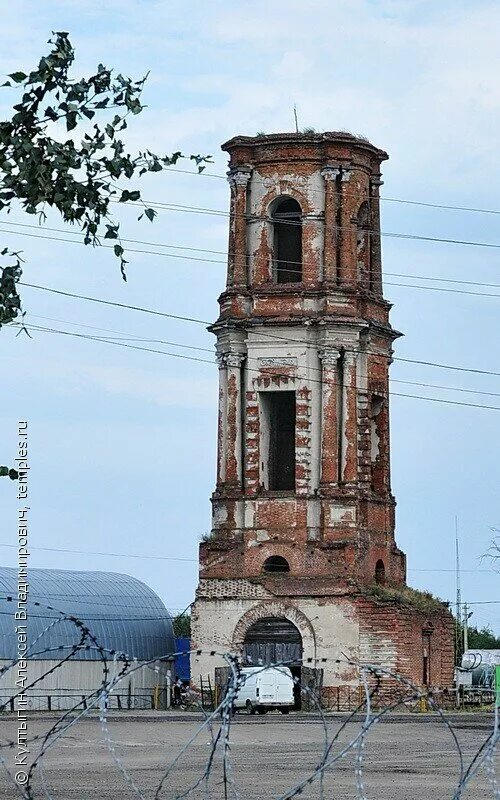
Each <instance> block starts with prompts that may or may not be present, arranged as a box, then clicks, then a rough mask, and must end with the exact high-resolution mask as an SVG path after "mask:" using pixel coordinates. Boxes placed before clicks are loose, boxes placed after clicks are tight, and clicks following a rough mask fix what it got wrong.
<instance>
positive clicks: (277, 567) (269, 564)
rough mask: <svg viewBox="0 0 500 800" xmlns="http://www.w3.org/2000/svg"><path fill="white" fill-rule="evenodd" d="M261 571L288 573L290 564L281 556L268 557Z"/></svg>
mask: <svg viewBox="0 0 500 800" xmlns="http://www.w3.org/2000/svg"><path fill="white" fill-rule="evenodd" d="M262 569H263V570H264V572H290V564H289V563H288V561H287V560H286V558H283V556H269V558H266V560H265V561H264V565H263V567H262Z"/></svg>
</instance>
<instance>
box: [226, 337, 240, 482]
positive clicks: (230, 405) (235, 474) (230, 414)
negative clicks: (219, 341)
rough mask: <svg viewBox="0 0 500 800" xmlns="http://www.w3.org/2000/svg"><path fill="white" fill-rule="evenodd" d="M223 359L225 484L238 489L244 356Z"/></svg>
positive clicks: (230, 354) (234, 355)
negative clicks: (224, 377) (224, 366)
mask: <svg viewBox="0 0 500 800" xmlns="http://www.w3.org/2000/svg"><path fill="white" fill-rule="evenodd" d="M224 358H225V362H226V370H227V394H226V398H227V399H226V442H225V444H226V464H225V484H226V486H227V487H234V488H235V489H240V488H241V486H242V474H243V464H242V430H241V428H242V410H241V402H242V396H241V395H242V393H241V383H242V382H241V365H242V364H243V361H244V360H245V356H244V355H243V354H242V353H235V352H230V353H225V356H224Z"/></svg>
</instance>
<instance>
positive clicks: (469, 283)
mask: <svg viewBox="0 0 500 800" xmlns="http://www.w3.org/2000/svg"><path fill="white" fill-rule="evenodd" d="M0 225H12V226H14V227H19V228H29V229H31V230H44V231H51V232H53V233H63V234H67V235H69V236H81V231H72V230H65V229H64V228H51V227H49V226H46V225H44V226H43V227H41V226H39V225H28V224H26V223H21V222H10V221H9V222H8V223H7V222H0ZM5 233H13V234H16V231H5ZM18 235H21V234H18ZM26 235H28V234H26ZM40 236H41V234H40ZM44 238H47V239H49V240H53V241H59V242H60V241H63V242H69V243H71V244H84V243H82V242H81V241H74V240H72V239H60V238H58V237H52V236H47V237H44ZM120 241H121V242H129V243H131V244H140V245H145V246H148V247H162V248H165V249H170V250H186V251H190V252H196V253H208V254H211V255H222V256H225V258H224V260H222V259H205V258H196V257H193V256H182V255H179V254H177V253H164V254H162V253H151V252H150V251H146V250H131V251H130V252H134V253H136V252H140V253H145V254H149V255H164V256H166V257H168V258H181V259H183V260H188V261H201V262H203V263H209V264H223V265H226V264H227V258H228V257H236V256H237V254H235V253H226V251H224V250H207V249H205V248H201V247H188V246H185V245H175V244H165V243H164V242H150V241H147V240H146V241H145V240H143V239H127V238H124V237H120ZM99 246H102V245H99ZM105 247H106V249H110V248H112V245H105ZM274 263H276V264H280V263H284V264H286V271H287V272H289V273H295V274H297V275H302V269H298V268H297V269H290V265H296V266H297V267H301V268H303V267H307V266H310V264H308V262H304V261H290V260H287V259H274ZM314 266H317V265H316V264H315V265H314ZM327 267H328V264H325V265H324V266H323V268H324V269H326V268H327ZM345 272H348V273H355V274H357V273H358V270H357V269H348V270H345ZM384 275H388V276H390V277H393V278H408V279H411V280H425V281H434V282H438V283H439V282H441V283H457V284H461V285H464V286H483V287H487V288H494V289H500V283H486V282H482V281H465V280H461V279H459V278H437V277H434V276H430V275H408V274H406V273H404V272H385V271H384ZM387 285H389V286H399V285H400V284H394V283H388V284H387ZM408 286H411V284H408ZM415 288H422V287H415ZM424 288H425V287H424ZM429 288H433V287H429ZM486 296H488V297H489V296H494V297H497V296H498V297H500V295H489V294H488V295H486Z"/></svg>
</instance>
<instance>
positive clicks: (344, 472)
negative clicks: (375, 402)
mask: <svg viewBox="0 0 500 800" xmlns="http://www.w3.org/2000/svg"><path fill="white" fill-rule="evenodd" d="M356 361H357V354H356V352H353V351H349V350H346V351H345V352H344V359H343V371H342V374H343V387H342V406H343V409H342V411H343V413H342V419H343V431H342V434H341V435H342V436H343V440H344V447H343V463H342V467H341V476H342V482H343V483H344V484H346V483H347V484H349V483H350V484H352V483H355V482H356V479H357V456H358V419H357V393H358V387H357V369H356Z"/></svg>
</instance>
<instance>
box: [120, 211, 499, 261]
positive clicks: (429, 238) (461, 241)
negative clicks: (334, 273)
mask: <svg viewBox="0 0 500 800" xmlns="http://www.w3.org/2000/svg"><path fill="white" fill-rule="evenodd" d="M115 202H117V203H118V202H119V201H118V200H117V201H115ZM144 204H145V205H146V206H149V207H150V208H157V209H161V210H162V211H179V212H184V213H189V214H208V215H212V216H222V217H230V216H232V218H234V219H240V218H241V219H245V220H253V221H262V222H270V221H271V219H270V218H269V217H262V216H259V215H257V214H255V215H253V214H233V215H231V212H229V211H222V210H220V209H218V208H205V207H203V206H190V205H183V204H181V203H161V202H158V201H154V202H153V201H149V200H144V201H143V202H142V203H134V202H131V203H127V205H129V206H139V207H140V208H144ZM280 224H281V225H292V226H299V227H302V222H301V221H299V222H295V221H294V220H285V219H280ZM324 230H325V231H334V230H335V231H342V230H347V231H352V230H353V228H352V227H349V228H342V227H341V226H339V225H332V226H330V227H327V226H325V228H324ZM364 232H365V233H366V234H368V235H369V236H372V237H376V238H378V237H380V236H382V237H388V238H393V239H411V240H416V241H424V242H440V243H443V244H457V245H467V246H469V247H486V248H493V249H495V250H498V249H500V243H497V242H476V241H471V240H468V239H448V238H444V237H439V236H423V235H420V234H416V233H400V232H398V231H372V230H368V229H367V230H365V231H364Z"/></svg>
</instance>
